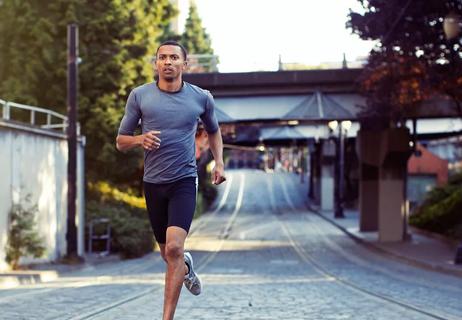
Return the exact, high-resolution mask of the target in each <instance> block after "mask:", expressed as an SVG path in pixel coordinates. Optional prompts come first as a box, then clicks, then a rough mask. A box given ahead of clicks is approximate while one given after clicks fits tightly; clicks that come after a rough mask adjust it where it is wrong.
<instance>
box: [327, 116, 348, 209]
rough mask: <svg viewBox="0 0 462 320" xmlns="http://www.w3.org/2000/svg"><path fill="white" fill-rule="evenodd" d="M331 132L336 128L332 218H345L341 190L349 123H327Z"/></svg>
mask: <svg viewBox="0 0 462 320" xmlns="http://www.w3.org/2000/svg"><path fill="white" fill-rule="evenodd" d="M328 126H329V128H330V129H331V130H332V132H334V131H335V129H337V128H338V138H337V141H336V152H335V153H336V157H335V158H336V161H335V170H334V172H335V173H334V174H335V178H334V180H335V185H334V202H335V203H334V217H335V218H345V214H344V212H343V201H344V196H343V190H344V185H345V183H344V181H345V136H346V133H347V132H348V130H349V129H350V127H351V121H341V122H340V123H339V122H338V121H330V122H329V123H328Z"/></svg>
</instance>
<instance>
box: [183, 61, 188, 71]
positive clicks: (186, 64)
mask: <svg viewBox="0 0 462 320" xmlns="http://www.w3.org/2000/svg"><path fill="white" fill-rule="evenodd" d="M187 67H188V60H185V61H184V62H183V70H185V69H186V68H187Z"/></svg>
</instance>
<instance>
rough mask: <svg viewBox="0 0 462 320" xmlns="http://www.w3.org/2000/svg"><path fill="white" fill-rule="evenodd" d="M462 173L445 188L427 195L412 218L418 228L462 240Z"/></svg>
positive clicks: (438, 188) (434, 190)
mask: <svg viewBox="0 0 462 320" xmlns="http://www.w3.org/2000/svg"><path fill="white" fill-rule="evenodd" d="M461 212H462V173H459V174H456V175H454V176H453V177H452V178H451V179H450V181H449V183H448V184H447V185H446V186H444V187H437V188H435V189H433V190H432V191H430V192H429V193H428V194H427V197H426V199H425V201H424V203H423V204H422V205H421V206H420V207H418V208H417V210H416V212H415V213H414V214H413V215H412V216H411V218H410V223H411V224H412V225H414V226H416V227H419V228H423V229H427V230H430V231H433V232H437V233H442V234H445V235H447V236H450V237H454V238H458V239H462V214H461Z"/></svg>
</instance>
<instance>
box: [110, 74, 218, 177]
mask: <svg viewBox="0 0 462 320" xmlns="http://www.w3.org/2000/svg"><path fill="white" fill-rule="evenodd" d="M214 109H215V103H214V100H213V97H212V95H211V94H210V92H209V91H207V90H204V89H201V88H199V87H197V86H195V85H192V84H190V83H188V82H183V86H182V88H181V89H180V90H179V91H177V92H173V93H172V92H166V91H162V90H160V89H159V87H158V86H157V84H156V82H151V83H147V84H144V85H141V86H139V87H136V88H135V89H133V90H132V92H131V93H130V95H129V96H128V99H127V104H126V106H125V114H124V117H123V118H122V121H121V123H120V127H119V135H128V136H133V134H134V132H135V129H136V128H137V126H138V123H139V121H140V119H141V131H142V133H143V134H144V133H146V132H148V131H151V130H156V131H160V132H161V133H160V134H159V135H158V137H159V138H160V140H161V142H160V147H159V148H158V149H153V150H145V151H144V176H143V180H144V181H146V182H150V183H169V182H173V181H177V180H179V179H182V178H186V177H197V168H196V157H195V134H196V129H197V123H198V120H199V119H201V120H202V123H203V124H204V128H205V130H206V131H207V133H215V132H216V131H217V130H218V121H217V119H216V117H215V112H214Z"/></svg>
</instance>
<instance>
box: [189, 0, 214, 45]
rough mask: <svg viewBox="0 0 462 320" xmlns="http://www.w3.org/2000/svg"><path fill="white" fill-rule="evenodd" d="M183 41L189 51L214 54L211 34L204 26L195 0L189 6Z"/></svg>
mask: <svg viewBox="0 0 462 320" xmlns="http://www.w3.org/2000/svg"><path fill="white" fill-rule="evenodd" d="M181 43H182V44H183V45H184V46H185V48H186V50H188V52H189V53H197V54H199V53H200V54H205V53H208V54H213V49H212V42H211V39H210V36H209V35H208V33H207V32H206V31H205V28H203V27H202V20H201V18H200V16H199V12H198V11H197V6H196V4H195V3H194V1H191V5H190V7H189V16H188V18H187V19H186V24H185V30H184V32H183V34H182V35H181Z"/></svg>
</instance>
